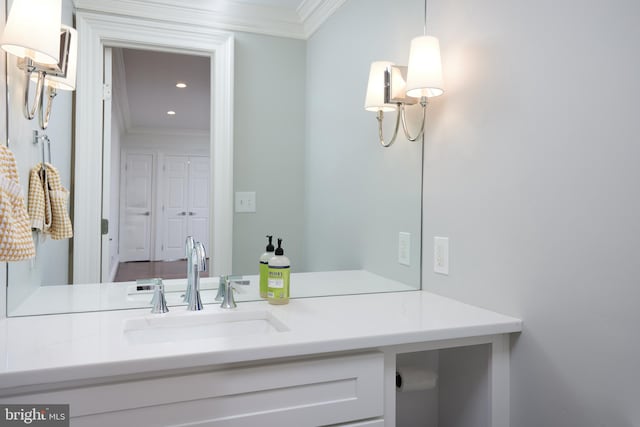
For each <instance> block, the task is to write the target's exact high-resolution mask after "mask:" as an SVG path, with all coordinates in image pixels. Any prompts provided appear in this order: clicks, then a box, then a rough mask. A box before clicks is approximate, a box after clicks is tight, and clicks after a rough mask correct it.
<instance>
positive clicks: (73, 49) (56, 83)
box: [45, 25, 78, 91]
mask: <svg viewBox="0 0 640 427" xmlns="http://www.w3.org/2000/svg"><path fill="white" fill-rule="evenodd" d="M62 28H63V29H64V30H68V31H69V32H70V33H71V40H70V42H69V57H68V58H67V74H66V75H65V76H53V75H50V74H47V78H46V79H45V84H46V85H47V86H51V87H54V88H56V89H62V90H72V91H73V90H76V68H77V65H78V32H77V31H76V30H75V29H74V28H71V27H67V26H66V25H63V26H62Z"/></svg>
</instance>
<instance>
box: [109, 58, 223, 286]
mask: <svg viewBox="0 0 640 427" xmlns="http://www.w3.org/2000/svg"><path fill="white" fill-rule="evenodd" d="M104 54H105V59H104V64H105V72H104V76H105V86H107V87H112V91H111V93H112V96H111V99H110V102H107V101H105V112H107V110H108V109H109V108H110V111H111V114H110V115H109V114H105V115H104V129H105V133H104V140H105V142H106V141H107V139H109V140H110V143H109V144H106V143H105V147H107V146H110V156H105V164H104V165H103V170H104V171H105V173H106V171H109V180H110V187H111V192H110V193H111V194H110V200H109V204H108V205H109V210H108V212H107V211H106V210H105V209H104V208H103V218H105V219H107V220H108V222H109V258H108V266H107V268H108V270H109V276H110V281H113V282H118V281H128V280H133V279H135V278H140V277H163V278H183V277H185V272H186V265H185V262H184V261H182V260H183V259H184V258H185V251H184V242H185V239H186V237H187V236H193V237H194V238H195V239H196V240H198V241H201V242H202V243H203V244H204V246H205V248H206V249H207V250H209V249H210V247H209V234H210V233H209V229H210V218H209V217H210V214H209V213H210V211H211V206H210V197H209V194H210V182H211V171H210V164H211V159H210V144H209V140H210V129H209V128H210V92H211V90H210V85H211V82H210V76H211V69H210V59H209V58H207V57H202V56H195V55H185V54H177V53H172V52H161V51H154V50H144V49H131V48H109V47H106V48H105V51H104ZM109 103H110V104H111V105H110V107H109V105H107V104H109ZM169 112H171V114H169ZM107 160H110V164H109V165H107V164H106V163H107ZM103 268H105V266H103Z"/></svg>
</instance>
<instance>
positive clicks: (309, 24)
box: [297, 0, 347, 39]
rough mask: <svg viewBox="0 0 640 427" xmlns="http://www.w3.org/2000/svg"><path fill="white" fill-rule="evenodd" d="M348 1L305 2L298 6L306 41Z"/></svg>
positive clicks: (315, 0)
mask: <svg viewBox="0 0 640 427" xmlns="http://www.w3.org/2000/svg"><path fill="white" fill-rule="evenodd" d="M346 1H347V0H303V1H302V2H301V3H300V6H298V9H297V12H298V16H299V17H300V20H301V22H302V25H303V31H304V36H305V39H308V38H309V37H311V36H312V35H313V33H315V32H316V30H318V28H320V26H321V25H322V24H323V23H324V21H326V20H327V19H328V18H329V17H330V16H331V15H333V14H334V12H335V11H336V10H338V9H339V8H340V6H342V5H343V4H344V2H346Z"/></svg>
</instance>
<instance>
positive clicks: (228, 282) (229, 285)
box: [215, 276, 251, 309]
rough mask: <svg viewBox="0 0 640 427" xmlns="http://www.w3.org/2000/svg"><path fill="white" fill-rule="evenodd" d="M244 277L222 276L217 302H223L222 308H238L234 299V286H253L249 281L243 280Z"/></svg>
mask: <svg viewBox="0 0 640 427" xmlns="http://www.w3.org/2000/svg"><path fill="white" fill-rule="evenodd" d="M241 279H242V276H220V284H219V285H218V294H217V295H216V298H215V300H216V301H222V302H221V303H220V308H226V309H229V308H236V307H237V304H236V301H235V299H234V298H233V286H234V285H244V286H248V285H250V284H251V282H250V281H249V280H241Z"/></svg>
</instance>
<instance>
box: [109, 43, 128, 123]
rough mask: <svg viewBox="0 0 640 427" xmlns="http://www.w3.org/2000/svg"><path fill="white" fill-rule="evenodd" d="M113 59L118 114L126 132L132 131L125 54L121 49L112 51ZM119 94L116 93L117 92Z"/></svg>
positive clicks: (113, 88)
mask: <svg viewBox="0 0 640 427" xmlns="http://www.w3.org/2000/svg"><path fill="white" fill-rule="evenodd" d="M112 55H113V59H112V61H111V64H112V73H113V74H112V76H111V80H112V81H111V89H112V90H113V92H114V94H113V97H114V99H115V103H116V104H117V106H118V112H119V114H120V119H121V122H120V123H122V126H123V127H124V130H125V131H127V132H128V131H129V129H131V112H130V109H129V95H128V94H127V71H126V69H125V68H124V52H123V51H122V49H120V48H115V49H112ZM116 80H117V81H118V84H117V85H115V84H113V82H114V81H116ZM116 91H117V92H118V93H115V92H116Z"/></svg>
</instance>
